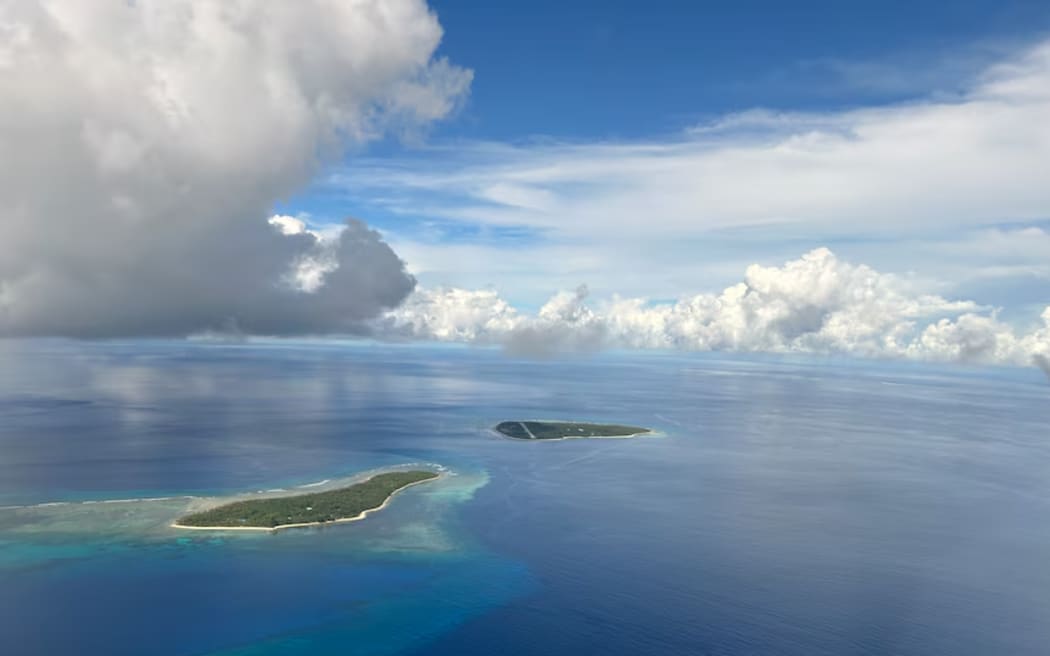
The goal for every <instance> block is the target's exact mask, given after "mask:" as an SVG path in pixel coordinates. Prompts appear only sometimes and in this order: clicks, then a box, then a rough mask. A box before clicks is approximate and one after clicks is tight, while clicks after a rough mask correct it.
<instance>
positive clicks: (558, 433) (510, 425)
mask: <svg viewBox="0 0 1050 656" xmlns="http://www.w3.org/2000/svg"><path fill="white" fill-rule="evenodd" d="M496 430H497V431H499V432H500V433H502V434H503V435H506V436H507V437H513V438H516V439H519V440H560V439H563V438H566V437H627V436H630V435H638V434H640V433H650V432H652V431H650V430H649V429H648V428H640V427H638V426H624V425H621V424H588V423H583V422H575V421H504V422H502V423H500V424H497V425H496Z"/></svg>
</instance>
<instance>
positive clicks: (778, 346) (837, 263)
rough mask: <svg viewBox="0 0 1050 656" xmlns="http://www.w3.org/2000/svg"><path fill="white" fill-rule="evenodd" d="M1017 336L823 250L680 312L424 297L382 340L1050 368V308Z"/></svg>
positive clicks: (420, 294)
mask: <svg viewBox="0 0 1050 656" xmlns="http://www.w3.org/2000/svg"><path fill="white" fill-rule="evenodd" d="M1041 323H1042V326H1041V327H1038V328H1035V329H1033V330H1032V331H1030V332H1028V333H1019V332H1017V331H1015V330H1014V329H1013V328H1012V327H1010V326H1009V325H1007V324H1005V323H1003V322H1001V321H1000V320H999V319H998V318H997V316H996V311H995V310H994V309H991V308H984V307H981V306H979V305H977V304H976V303H973V302H971V301H965V300H949V299H945V298H942V297H941V296H938V295H933V294H926V293H922V292H921V291H919V290H916V289H913V285H912V283H910V282H909V281H907V280H904V279H901V278H899V277H897V276H893V275H889V274H884V273H880V272H878V271H876V270H874V269H872V268H871V267H868V266H865V265H856V264H852V263H849V262H845V261H842V260H841V259H839V258H838V257H836V256H835V254H834V253H832V252H831V251H830V250H828V249H826V248H819V249H815V250H813V251H811V252H809V253H806V254H805V255H803V256H802V257H801V258H799V259H797V260H793V261H790V262H787V263H785V264H784V265H782V266H779V267H769V266H760V265H752V266H750V267H748V268H747V270H746V271H745V273H744V279H743V281H741V282H739V283H737V284H735V285H732V286H730V287H728V288H726V289H725V290H723V291H722V292H721V293H718V294H708V293H704V294H697V295H694V296H689V297H686V298H682V299H679V300H677V301H675V302H669V303H668V302H664V303H659V302H657V303H654V302H650V301H648V300H647V299H644V298H613V299H611V300H608V301H604V302H598V303H595V304H594V305H593V306H592V305H589V304H588V292H587V288H586V287H580V288H579V289H577V290H576V291H575V292H559V293H558V294H556V295H555V296H553V297H552V298H551V299H550V301H548V303H547V304H545V305H544V306H543V307H542V308H541V309H540V310H539V311H538V312H537V313H536V314H534V315H526V314H524V313H521V312H518V311H516V310H515V309H514V308H513V307H511V306H510V305H509V304H508V303H507V302H506V301H504V300H503V299H502V298H500V297H499V295H498V294H496V293H495V292H494V291H488V290H487V291H478V292H474V291H468V290H461V289H442V290H428V289H420V290H418V291H417V292H415V294H413V296H411V297H410V299H409V301H408V302H407V303H406V304H405V305H403V306H402V307H401V308H399V309H397V310H396V311H394V312H392V313H389V314H387V315H386V316H385V317H383V318H382V319H381V320H380V322H379V325H378V328H377V330H379V331H380V333H381V334H386V335H398V336H408V337H413V338H416V339H425V340H441V341H460V342H471V343H482V344H502V345H504V346H506V347H507V348H508V349H510V350H512V351H515V352H525V353H533V354H539V355H544V354H549V353H551V352H558V351H569V350H587V349H597V348H605V347H612V348H642V349H646V348H650V349H682V350H696V351H737V352H774V353H819V354H849V355H857V356H863V357H876V358H878V357H888V358H911V359H920V360H938V361H959V362H975V363H993V364H1014V365H1028V364H1030V363H1032V362H1033V361H1036V362H1042V361H1044V360H1045V358H1047V357H1050V307H1048V308H1047V309H1046V311H1045V312H1043V314H1042V316H1041Z"/></svg>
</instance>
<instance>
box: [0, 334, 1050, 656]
mask: <svg viewBox="0 0 1050 656" xmlns="http://www.w3.org/2000/svg"><path fill="white" fill-rule="evenodd" d="M514 418H565V419H580V420H595V421H610V422H624V423H634V424H641V425H647V426H651V427H653V428H655V429H657V430H659V431H660V432H661V433H662V435H661V436H658V437H649V438H637V439H628V440H568V441H562V442H546V443H533V442H521V441H513V440H509V439H505V438H499V437H496V436H494V435H493V434H491V433H490V432H489V431H487V428H488V427H489V426H491V425H493V424H495V423H497V422H498V421H501V420H503V419H514ZM420 462H425V463H435V464H440V465H443V466H445V467H447V468H448V469H449V470H450V472H452V474H453V475H451V476H448V477H445V478H444V479H442V482H440V483H435V484H433V486H428V485H424V486H419V487H417V488H413V489H412V490H407V491H406V492H405V493H403V494H401V495H399V496H398V497H396V498H395V499H394V501H393V502H392V503H391V504H390V507H388V508H387V509H385V510H383V511H382V512H380V513H378V514H375V515H373V516H372V517H370V518H369V519H367V520H365V521H362V522H355V523H352V524H345V525H341V526H337V527H326V528H323V529H305V530H295V531H287V532H283V533H278V534H275V535H270V534H231V533H214V534H213V533H207V532H182V531H179V530H177V529H172V528H169V527H168V526H167V524H168V523H169V522H170V520H171V519H173V518H174V516H175V515H177V514H178V512H179V511H180V509H181V508H182V507H183V506H184V505H185V504H186V503H187V500H186V499H179V498H176V499H171V498H168V497H182V496H183V495H190V496H225V495H232V494H238V493H245V492H253V491H257V490H268V489H277V488H282V489H293V488H295V487H296V486H303V485H313V484H315V483H316V484H323V482H324V481H326V480H332V479H338V478H340V477H345V476H351V475H353V474H355V473H357V472H362V471H367V470H371V469H376V468H381V467H386V466H392V465H398V464H406V463H420ZM1048 472H1050V385H1048V384H1047V381H1046V380H1045V379H1044V378H1043V377H1042V374H1041V373H1040V372H1038V371H1036V370H1032V371H1026V370H976V369H966V368H934V367H929V366H915V365H902V364H896V365H890V364H879V363H859V362H856V361H848V360H820V361H787V360H784V359H773V358H761V359H756V358H726V357H721V356H711V355H688V356H682V355H667V354H649V355H623V354H606V355H600V356H595V357H591V358H586V359H573V360H570V361H561V362H530V361H519V360H513V359H509V358H507V357H505V356H504V355H502V354H501V353H498V352H494V351H487V350H471V349H458V348H430V347H428V348H423V347H395V346H375V345H368V344H331V343H329V344H323V345H321V344H311V343H294V344H293V343H268V344H204V343H197V344H195V343H188V342H170V343H166V342H138V341H137V342H127V343H113V342H110V343H67V342H60V341H6V342H0V506H4V507H3V508H0V653H2V654H3V655H4V656H25V655H30V654H32V655H37V654H40V655H48V656H57V655H62V654H76V655H93V654H99V655H106V656H117V655H125V654H127V655H142V654H150V655H154V656H166V655H176V654H178V655H205V654H212V655H215V654H223V655H233V654H237V655H247V654H251V655H262V654H304V655H305V654H310V655H322V656H323V655H325V654H341V655H343V654H353V655H359V654H360V655H369V654H420V655H423V654H427V655H442V654H455V655H457V656H458V655H462V654H475V653H476V654H499V655H500V656H517V655H525V654H528V655H537V656H538V655H544V656H549V655H551V654H604V655H607V656H608V655H619V654H622V655H625V656H627V655H630V656H638V655H647V654H654V655H655V654H660V655H675V656H678V655H682V654H710V655H718V656H743V655H764V654H770V655H774V654H776V655H780V654H783V655H791V656H795V655H797V656H820V655H824V654H826V655H829V656H830V655H835V656H842V655H851V654H856V655H871V656H875V655H880V656H881V655H889V654H892V655H900V656H919V655H922V656H931V655H933V656H936V655H943V656H965V655H970V654H972V655H985V654H1010V655H1013V656H1028V655H1031V656H1036V655H1040V656H1041V655H1044V654H1047V653H1050V475H1048ZM303 489H308V488H303ZM143 499H149V500H143ZM113 501H119V502H120V503H101V502H113ZM85 502H87V503H85ZM41 504H47V505H41ZM51 504H61V505H51Z"/></svg>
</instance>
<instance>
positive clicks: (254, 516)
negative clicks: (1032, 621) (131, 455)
mask: <svg viewBox="0 0 1050 656" xmlns="http://www.w3.org/2000/svg"><path fill="white" fill-rule="evenodd" d="M438 476H439V474H438V473H437V472H433V471H425V470H418V471H397V472H387V473H383V474H377V475H375V476H373V477H371V478H369V479H368V480H366V481H363V482H360V483H356V484H354V485H350V486H348V487H343V488H339V489H335V490H328V491H326V492H311V493H308V494H297V495H293V496H278V497H269V498H265V499H249V500H246V501H236V502H233V503H228V504H225V505H222V506H219V507H217V508H211V509H209V510H205V511H202V512H197V513H193V514H190V515H186V516H185V517H182V518H180V519H178V520H177V521H176V522H175V523H174V524H172V526H173V527H175V528H188V529H215V530H231V529H236V530H265V531H272V530H277V529H282V528H294V527H299V526H317V525H321V524H327V523H333V522H349V521H355V520H358V519H364V518H365V517H366V516H367V515H368V513H369V512H372V511H375V510H379V509H381V508H383V507H384V506H386V504H387V503H389V501H390V499H391V497H393V496H394V494H396V493H398V492H400V491H401V490H403V489H405V488H407V487H411V486H413V485H418V484H420V483H425V482H427V481H431V480H434V479H436V478H438Z"/></svg>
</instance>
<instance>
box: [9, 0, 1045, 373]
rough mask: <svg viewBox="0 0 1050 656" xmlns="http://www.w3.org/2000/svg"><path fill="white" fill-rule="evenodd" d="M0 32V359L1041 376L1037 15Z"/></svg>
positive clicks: (387, 17)
mask: <svg viewBox="0 0 1050 656" xmlns="http://www.w3.org/2000/svg"><path fill="white" fill-rule="evenodd" d="M0 14H2V15H0V35H7V36H8V37H10V38H7V39H3V38H0V97H4V98H5V99H7V98H9V99H11V100H12V102H8V103H3V104H0V145H3V146H4V148H5V149H6V150H7V151H9V152H17V153H19V154H20V156H19V159H18V161H17V162H12V164H15V165H12V166H7V167H3V166H0V191H2V192H4V194H5V196H6V198H7V199H8V206H9V207H11V208H13V209H12V211H10V212H8V213H6V214H3V215H2V216H0V222H2V223H3V226H4V235H5V239H4V240H0V334H13V335H75V336H96V337H100V336H111V335H121V336H124V335H143V334H149V335H185V334H196V333H201V332H203V333H205V334H207V333H209V332H215V331H218V332H228V331H230V330H234V331H237V332H241V333H249V334H266V335H297V334H317V335H329V334H338V335H345V334H348V333H358V332H365V333H368V334H373V335H377V336H380V337H391V338H398V339H401V338H409V339H422V340H438V341H468V342H475V343H484V344H504V345H505V346H507V347H508V348H513V349H519V350H536V348H541V349H548V350H550V347H551V346H553V347H554V350H593V349H594V348H604V347H616V348H683V349H694V350H713V349H726V350H736V351H776V352H813V353H851V354H858V355H864V356H877V357H895V358H899V357H907V358H918V359H935V360H960V361H967V362H995V363H1012V364H1032V363H1033V362H1036V361H1039V362H1044V361H1045V362H1050V359H1047V358H1050V184H1048V177H1047V171H1048V170H1050V121H1048V120H1047V117H1048V116H1050V5H1048V4H1047V3H1046V2H1045V0H1043V1H1042V2H1014V3H990V2H986V3H977V2H970V3H959V2H955V3H941V2H938V3H933V2H930V3H896V4H894V3H888V2H880V3H878V4H861V3H857V2H850V3H840V2H836V3H830V2H828V3H808V4H804V5H800V4H799V3H792V4H788V3H774V2H769V3H739V2H737V3H732V4H730V3H726V4H722V5H704V4H700V3H693V2H691V3H659V2H648V3H644V4H643V3H625V2H603V3H587V2H574V3H557V4H555V3H553V2H551V3H544V2H530V3H527V4H526V3H520V4H514V5H508V3H466V2H459V0H435V2H434V4H433V5H431V4H428V2H426V0H357V1H355V2H311V3H307V2H302V3H299V2H287V3H267V2H249V3H222V2H214V3H213V2H199V1H198V0H163V1H162V0H149V1H148V2H146V1H142V2H136V3H130V4H128V3H107V4H104V6H103V8H99V7H94V6H92V7H91V8H90V9H89V8H88V7H87V6H86V5H85V4H84V3H73V2H65V1H63V0H35V1H34V2H29V3H16V5H15V7H13V8H12V9H11V10H9V11H7V12H0ZM129 52H132V53H135V54H136V56H133V57H129V56H128V53H129ZM41 108H47V111H42V110H41ZM72 181H75V183H76V184H73V182H72ZM56 184H59V185H60V186H62V188H63V193H61V194H56V193H55V187H56ZM275 214H277V215H278V216H275ZM348 216H349V217H355V218H358V219H361V220H362V221H363V222H364V223H353V222H351V223H349V224H347V223H345V221H344V219H345V218H346V217H348ZM367 226H371V227H374V228H375V231H372V230H370V229H369V228H368V227H367ZM343 227H346V229H345V230H344V229H343ZM1040 358H1044V360H1040Z"/></svg>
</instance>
